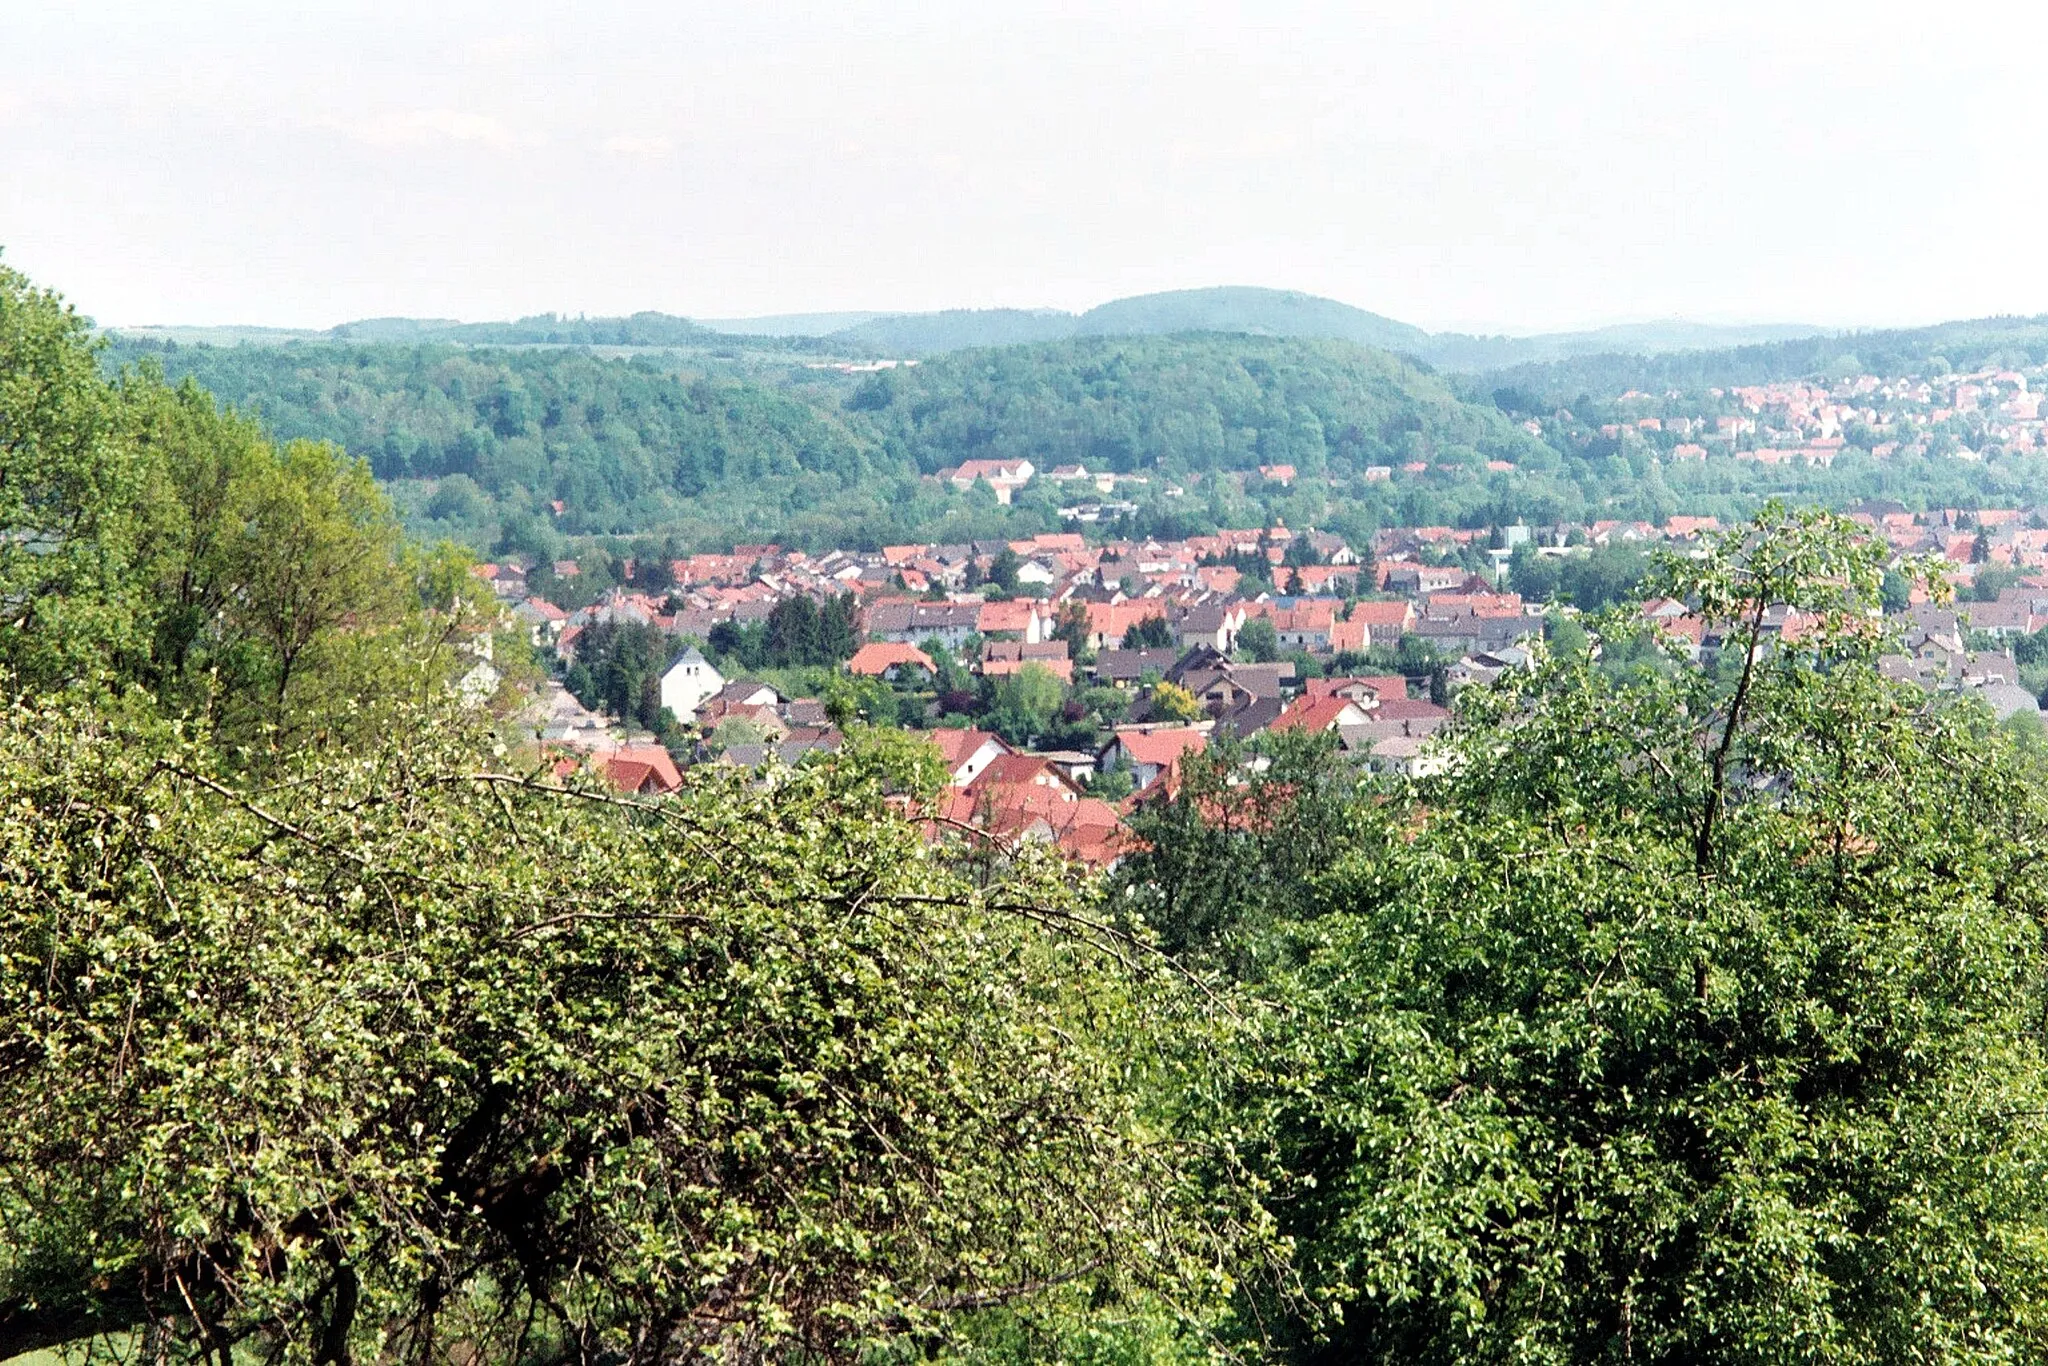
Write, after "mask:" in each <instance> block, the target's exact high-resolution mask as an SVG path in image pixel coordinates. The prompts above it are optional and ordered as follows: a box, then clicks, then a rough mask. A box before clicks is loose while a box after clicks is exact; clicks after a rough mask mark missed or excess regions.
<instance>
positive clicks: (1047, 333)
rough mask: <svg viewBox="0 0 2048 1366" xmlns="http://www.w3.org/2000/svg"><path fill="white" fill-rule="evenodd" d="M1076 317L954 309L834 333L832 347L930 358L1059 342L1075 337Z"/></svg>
mask: <svg viewBox="0 0 2048 1366" xmlns="http://www.w3.org/2000/svg"><path fill="white" fill-rule="evenodd" d="M1075 321H1076V320H1075V317H1074V315H1073V314H1071V313H1062V312H1060V311H1059V310H1057V309H1051V308H949V309H946V310H945V311H944V312H940V313H897V314H893V315H889V316H885V317H880V318H876V319H873V320H872V321H870V322H865V323H862V324H860V325H859V326H857V327H849V328H846V329H845V330H843V331H840V332H834V333H833V334H832V335H831V336H830V337H828V338H826V340H828V341H833V342H838V343H841V344H842V345H846V346H852V347H861V348H866V349H869V350H874V351H880V352H883V353H886V354H888V355H896V356H929V355H936V354H938V353H940V352H943V351H959V350H963V349H965V348H967V347H971V346H1012V345H1016V344H1019V343H1022V342H1042V341H1058V340H1059V339H1060V338H1062V337H1070V336H1072V335H1073V334H1074V323H1075Z"/></svg>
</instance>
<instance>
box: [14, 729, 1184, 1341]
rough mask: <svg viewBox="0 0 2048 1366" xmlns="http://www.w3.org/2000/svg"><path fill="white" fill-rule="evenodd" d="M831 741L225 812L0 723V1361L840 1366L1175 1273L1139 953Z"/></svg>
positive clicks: (324, 786)
mask: <svg viewBox="0 0 2048 1366" xmlns="http://www.w3.org/2000/svg"><path fill="white" fill-rule="evenodd" d="M444 730H445V725H444V723H443V722H441V721H439V720H436V719H435V718H429V717H421V718H418V720H417V722H416V724H414V725H413V726H411V727H408V728H407V732H409V733H411V734H414V735H421V736H432V735H434V734H436V733H437V732H442V731H444ZM401 733H405V732H401ZM852 748H853V751H854V752H853V753H851V754H849V755H847V756H844V757H843V758H842V759H841V760H839V761H838V762H835V763H834V764H832V765H829V766H822V767H820V768H819V769H816V770H806V771H804V772H801V773H798V774H795V775H793V776H789V777H788V778H787V779H786V781H784V782H782V783H781V784H780V785H778V786H776V787H775V788H774V789H772V790H761V789H756V788H753V787H749V786H747V785H745V784H743V783H740V782H738V781H737V780H726V779H721V778H719V777H717V776H704V775H700V777H699V781H698V782H697V783H696V784H695V785H693V786H692V787H690V788H689V789H687V790H686V791H685V792H684V793H683V794H682V795H681V796H680V797H679V798H676V799H671V800H665V801H663V802H661V803H659V804H640V803H638V802H635V801H631V800H629V799H623V798H620V797H618V796H617V795H616V794H613V793H610V792H609V791H608V790H598V789H582V788H573V787H572V788H570V789H566V790H556V789H555V788H554V787H553V785H552V783H550V782H543V781H540V780H535V779H530V778H528V777H525V776H521V775H517V774H507V773H497V772H493V771H490V770H489V769H488V768H487V767H480V766H478V765H477V764H476V762H475V761H474V760H473V759H472V758H471V757H469V756H470V755H471V754H472V753H473V752H474V750H473V749H472V748H471V747H469V746H467V745H465V744H463V743H459V742H458V741H456V740H449V741H446V742H442V741H438V740H433V739H401V740H394V741H393V742H391V743H389V744H386V745H383V746H380V747H377V748H376V749H374V750H373V751H371V752H369V753H367V754H365V755H363V756H361V757H359V758H351V759H347V760H342V759H339V758H336V757H334V756H331V755H330V756H328V757H326V758H324V759H322V760H321V762H320V765H319V767H318V768H317V769H311V770H308V771H305V772H300V773H291V774H283V775H278V777H277V780H276V781H275V782H274V783H273V784H272V785H270V786H267V787H264V788H261V789H256V788H250V787H245V786H242V785H239V784H238V783H236V782H235V781H234V780H233V779H232V778H231V777H229V776H227V775H225V774H224V773H222V772H221V771H220V769H219V768H218V766H217V765H216V764H214V762H213V761H212V760H211V759H210V758H209V757H208V756H207V754H206V753H204V752H203V751H201V750H199V749H197V748H196V747H194V746H193V745H191V744H189V743H188V742H186V741H184V740H182V739H181V738H179V737H177V736H176V735H174V734H171V733H169V732H168V731H167V730H165V729H164V728H162V727H161V726H160V725H158V724H157V723H153V722H139V723H135V724H132V725H131V724H124V723H118V722H115V721H111V720H108V719H106V718H105V717H104V716H101V715H95V714H92V713H87V712H80V711H76V710H72V709H68V708H66V707H63V706H59V705H49V706H44V707H40V708H36V709H26V708H25V709H22V710H17V711H14V712H11V713H9V714H8V715H7V716H6V717H5V718H4V720H0V1358H4V1357H7V1356H11V1355H13V1354H14V1353H16V1352H19V1351H22V1350H26V1349H32V1348H35V1347H38V1346H45V1345H51V1344H57V1343H63V1342H77V1341H79V1340H81V1339H83V1338H85V1337H87V1336H88V1335H91V1334H104V1335H114V1338H115V1340H119V1338H120V1335H123V1334H132V1333H140V1334H141V1335H142V1339H143V1341H144V1342H145V1344H147V1343H150V1342H156V1343H160V1344H164V1345H166V1346H170V1345H175V1346H176V1347H177V1348H178V1350H179V1351H181V1352H183V1351H191V1352H193V1353H196V1354H197V1355H198V1356H200V1357H202V1358H207V1357H210V1358H212V1359H215V1360H218V1361H219V1362H221V1363H222V1366H227V1363H228V1362H229V1361H230V1359H231V1357H233V1356H234V1355H235V1354H236V1353H237V1352H238V1351H240V1352H255V1353H256V1354H258V1355H259V1356H262V1357H265V1358H269V1359H286V1360H300V1361H328V1362H340V1361H350V1360H364V1361H368V1360H385V1359H391V1360H404V1361H440V1360H445V1359H447V1357H448V1354H449V1353H451V1352H454V1353H457V1354H458V1355H461V1354H464V1353H466V1354H468V1356H469V1358H470V1359H473V1360H490V1361H507V1362H511V1361H577V1362H594V1361H611V1362H669V1361H683V1360H694V1359H718V1360H752V1359H761V1358H767V1357H776V1358H785V1357H791V1356H798V1357H811V1358H814V1359H833V1360H837V1359H845V1358H847V1357H849V1356H850V1355H853V1354H857V1353H858V1352H860V1351H862V1350H865V1349H866V1348H867V1347H869V1346H872V1345H873V1344H875V1343H877V1342H880V1341H884V1340H887V1339H890V1338H902V1337H904V1336H906V1335H908V1336H911V1337H917V1336H919V1335H938V1336H943V1334H944V1332H945V1331H946V1329H947V1326H948V1325H949V1324H951V1323H954V1322H955V1321H957V1320H958V1319H959V1318H960V1316H961V1315H963V1314H968V1313H971V1312H972V1311H975V1310H979V1309H986V1308H987V1307H989V1306H997V1305H1010V1304H1013V1303H1024V1304H1029V1303H1032V1302H1034V1301H1037V1300H1045V1299H1047V1298H1049V1297H1050V1298H1052V1299H1057V1298H1058V1297H1059V1296H1062V1295H1066V1296H1069V1297H1071V1295H1072V1294H1074V1293H1080V1294H1081V1295H1082V1298H1083V1302H1084V1303H1094V1304H1096V1305H1101V1304H1105V1303H1114V1302H1116V1301H1117V1300H1118V1298H1119V1297H1120V1296H1121V1295H1122V1294H1123V1293H1124V1292H1125V1291H1128V1290H1129V1289H1131V1288H1132V1287H1134V1286H1138V1285H1143V1284H1147V1283H1149V1284H1154V1285H1160V1284H1169V1283H1176V1282H1177V1283H1180V1284H1183V1285H1187V1284H1189V1283H1190V1282H1189V1281H1188V1280H1186V1279H1185V1278H1183V1277H1182V1274H1181V1273H1182V1272H1184V1271H1186V1272H1188V1274H1189V1275H1191V1276H1192V1275H1195V1274H1196V1273H1195V1272H1193V1271H1192V1270H1190V1267H1191V1265H1192V1264H1189V1265H1186V1266H1184V1265H1183V1264H1182V1260H1181V1259H1182V1256H1183V1254H1184V1253H1185V1252H1187V1251H1189V1250H1191V1249H1192V1248H1193V1247H1194V1244H1193V1243H1192V1242H1191V1241H1190V1240H1188V1239H1187V1238H1186V1237H1185V1236H1184V1225H1182V1224H1181V1223H1179V1222H1178V1221H1177V1219H1176V1218H1175V1217H1174V1216H1173V1214H1172V1211H1173V1210H1174V1208H1175V1204H1174V1200H1173V1197H1172V1194H1171V1192H1173V1191H1174V1190H1175V1189H1176V1188H1177V1187H1178V1184H1179V1175H1178V1173H1179V1170H1180V1169H1181V1167H1182V1166H1183V1163H1182V1162H1181V1161H1180V1160H1179V1159H1178V1158H1176V1157H1175V1156H1174V1155H1173V1154H1172V1152H1171V1150H1170V1149H1169V1148H1168V1147H1167V1146H1166V1145H1165V1144H1164V1143H1163V1142H1161V1141H1159V1140H1157V1139H1155V1138H1149V1137H1148V1136H1147V1134H1148V1128H1147V1126H1146V1124H1145V1123H1144V1122H1143V1116H1142V1115H1141V1113H1140V1098H1139V1094H1138V1092H1137V1091H1136V1090H1134V1088H1132V1086H1131V1085H1130V1079H1131V1076H1132V1070H1133V1069H1134V1068H1135V1069H1140V1070H1143V1069H1147V1068H1148V1067H1150V1066H1152V1065H1153V1064H1150V1063H1148V1062H1147V1061H1146V1060H1147V1059H1148V1058H1151V1059H1155V1060H1156V1059H1157V1058H1158V1056H1159V1045H1158V1042H1157V1041H1158V1039H1160V1038H1163V1037H1164V1035H1165V1031H1163V1030H1161V1028H1160V1025H1161V1019H1160V1017H1159V1016H1158V1015H1157V1013H1156V1011H1155V1010H1154V1009H1153V1007H1151V1006H1149V1005H1148V1004H1147V1003H1146V1000H1147V996H1146V991H1145V990H1144V989H1143V988H1142V984H1141V982H1140V981H1139V979H1138V978H1136V977H1134V976H1133V975H1131V973H1130V972H1128V971H1127V970H1126V969H1125V968H1123V967H1122V966H1121V964H1122V963H1123V962H1124V961H1125V959H1126V957H1127V955H1128V953H1129V952H1131V951H1132V946H1131V945H1130V944H1128V943H1127V942H1125V941H1121V940H1117V939H1115V938H1113V937H1109V936H1107V934H1106V932H1098V931H1097V930H1096V929H1095V928H1094V927H1093V926H1092V925H1091V922H1090V921H1089V920H1088V919H1087V918H1086V917H1084V916H1083V915H1081V914H1080V913H1079V912H1078V911H1077V910H1076V909H1075V906H1074V903H1073V900H1072V897H1071V894H1070V891H1069V889H1068V888H1067V887H1066V885H1065V883H1064V881H1063V880H1062V879H1061V878H1060V877H1059V876H1057V875H1056V874H1055V873H1054V872H1053V871H1052V870H1050V869H1048V868H1037V870H1036V871H1033V869H1034V867H1035V865H1032V864H1031V863H1030V861H1029V860H1028V859H1027V860H1026V861H1025V863H1024V865H1021V866H1019V867H1018V868H1016V869H1013V871H1012V875H1011V876H1009V877H1007V878H1005V879H1004V880H1003V881H1002V882H1001V883H1000V884H998V885H995V886H992V887H987V888H976V887H973V886H970V885H968V884H967V883H966V882H964V881H963V880H961V879H960V878H958V877H956V876H954V875H952V874H950V873H948V872H947V871H946V870H945V868H944V867H943V866H942V864H941V863H940V862H939V861H938V859H937V857H936V856H935V855H934V854H933V853H932V852H931V851H930V849H929V848H928V846H926V844H925V843H924V842H923V841H922V840H921V839H920V837H919V835H918V833H917V832H916V830H915V828H914V827H912V826H911V825H909V824H908V823H906V822H904V821H902V820H901V819H898V818H896V817H894V816H892V815H891V814H890V812H889V811H888V809H887V808H886V806H885V801H884V791H885V788H889V787H896V786H901V785H902V784H904V783H906V782H910V781H912V776H911V770H910V768H909V767H908V766H906V765H905V764H904V763H903V762H901V761H900V758H898V759H890V758H889V755H890V753H892V751H890V750H888V749H887V748H886V747H882V748H877V749H875V750H872V751H870V750H866V749H863V747H862V746H861V745H859V744H856V745H854V746H853V747H852ZM899 751H900V747H899Z"/></svg>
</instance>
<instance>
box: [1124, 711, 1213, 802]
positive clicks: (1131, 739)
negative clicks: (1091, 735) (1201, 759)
mask: <svg viewBox="0 0 2048 1366" xmlns="http://www.w3.org/2000/svg"><path fill="white" fill-rule="evenodd" d="M1208 747H1209V737H1208V735H1207V734H1206V733H1205V732H1203V731H1200V730H1197V729H1195V728H1194V727H1192V726H1166V727H1159V728H1156V729H1151V728H1148V729H1132V730H1120V731H1118V732H1117V733H1116V734H1115V735H1114V736H1113V737H1112V738H1111V739H1110V742H1109V743H1108V744H1107V745H1105V746H1104V747H1103V750H1102V757H1101V758H1100V759H1099V760H1098V761H1097V764H1096V766H1097V767H1098V768H1100V769H1101V770H1102V771H1103V772H1104V773H1107V772H1109V771H1110V770H1111V769H1113V768H1116V767H1117V766H1118V765H1124V766H1126V767H1128V768H1129V769H1130V771H1131V785H1132V786H1133V787H1134V788H1136V789H1137V790H1138V791H1140V792H1143V791H1144V790H1145V789H1146V788H1148V787H1151V786H1152V785H1153V784H1154V783H1156V782H1158V781H1159V780H1160V779H1161V778H1164V777H1166V776H1167V775H1169V774H1170V773H1172V772H1173V771H1174V770H1175V769H1176V768H1178V767H1179V765H1180V761H1181V760H1182V759H1183V758H1184V757H1186V756H1187V755H1190V754H1200V753H1201V752H1202V751H1203V750H1205V749H1207V748H1208Z"/></svg>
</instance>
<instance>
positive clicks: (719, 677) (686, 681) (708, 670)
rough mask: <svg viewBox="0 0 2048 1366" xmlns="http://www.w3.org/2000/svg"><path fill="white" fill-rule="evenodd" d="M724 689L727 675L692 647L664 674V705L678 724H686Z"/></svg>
mask: <svg viewBox="0 0 2048 1366" xmlns="http://www.w3.org/2000/svg"><path fill="white" fill-rule="evenodd" d="M724 686H725V675H724V674H722V673H720V672H719V671H718V670H717V669H716V668H714V667H713V666H712V663H711V661H710V660H708V659H706V658H704V652H703V651H702V650H699V649H698V648H697V647H696V646H694V645H692V646H691V647H690V648H689V649H687V650H685V651H683V652H682V654H680V655H678V656H676V660H675V662H674V663H673V664H671V665H669V666H668V670H667V672H665V673H663V674H662V676H661V705H662V706H664V707H667V708H668V709H669V711H670V712H671V713H673V714H674V716H675V718H676V719H677V720H678V721H686V720H688V719H689V718H690V717H692V716H695V715H696V714H697V708H699V707H701V706H703V705H704V703H705V701H706V700H707V699H708V698H711V697H715V696H716V695H717V694H718V691H719V689H721V688H723V687H724Z"/></svg>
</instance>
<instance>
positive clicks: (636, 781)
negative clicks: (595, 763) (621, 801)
mask: <svg viewBox="0 0 2048 1366" xmlns="http://www.w3.org/2000/svg"><path fill="white" fill-rule="evenodd" d="M599 764H600V766H601V767H602V768H603V769H604V776H605V777H606V778H607V779H608V780H610V782H611V784H612V786H614V787H616V788H618V789H619V790H620V791H621V792H631V793H659V792H673V791H675V790H676V789H677V788H679V787H681V786H682V785H683V775H682V774H681V773H679V772H678V771H677V770H676V761H675V760H674V759H672V758H670V757H669V752H668V751H667V750H665V749H663V748H662V747H661V746H660V745H627V746H625V747H624V748H622V749H615V750H613V751H612V752H611V753H609V754H607V755H605V756H604V757H603V758H602V759H600V760H599Z"/></svg>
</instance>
